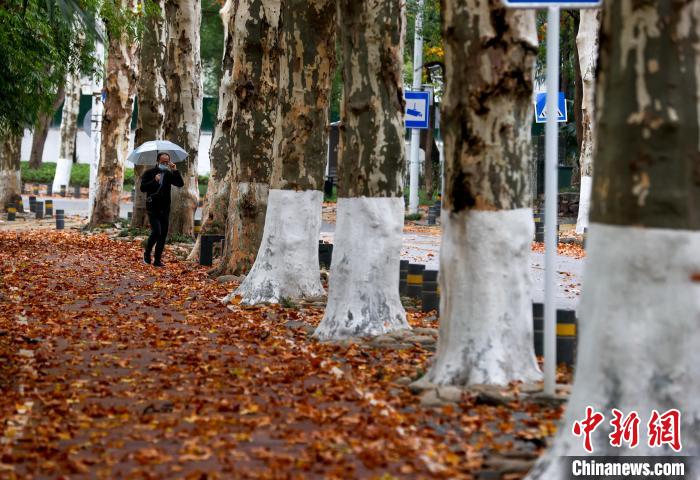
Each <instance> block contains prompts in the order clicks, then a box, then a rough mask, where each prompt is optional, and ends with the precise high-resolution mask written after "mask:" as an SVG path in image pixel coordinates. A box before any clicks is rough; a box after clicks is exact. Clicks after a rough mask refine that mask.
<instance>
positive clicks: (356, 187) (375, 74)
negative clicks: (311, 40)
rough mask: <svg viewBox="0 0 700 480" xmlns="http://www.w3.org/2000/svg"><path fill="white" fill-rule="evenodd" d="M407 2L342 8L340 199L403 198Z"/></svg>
mask: <svg viewBox="0 0 700 480" xmlns="http://www.w3.org/2000/svg"><path fill="white" fill-rule="evenodd" d="M402 9H403V2H401V1H399V0H386V1H380V0H368V1H364V2H356V1H350V0H341V1H339V2H338V20H339V22H340V42H341V47H342V50H343V58H344V62H343V80H344V85H343V88H344V92H343V102H342V113H341V117H342V119H343V121H342V123H341V126H340V144H339V147H338V165H339V169H338V170H339V171H338V197H361V196H365V197H401V196H402V195H403V177H404V169H405V167H406V153H405V144H404V126H403V110H404V103H405V102H404V99H403V79H402V72H401V68H400V67H401V65H402V62H403V59H402V58H401V55H402V51H403V32H404V30H405V25H404V18H403V13H402V12H403V10H402Z"/></svg>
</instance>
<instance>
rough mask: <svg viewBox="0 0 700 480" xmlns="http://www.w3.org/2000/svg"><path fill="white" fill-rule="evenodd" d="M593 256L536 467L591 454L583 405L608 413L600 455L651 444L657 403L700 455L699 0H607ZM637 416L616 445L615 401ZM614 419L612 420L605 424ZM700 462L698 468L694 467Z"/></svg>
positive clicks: (690, 454)
mask: <svg viewBox="0 0 700 480" xmlns="http://www.w3.org/2000/svg"><path fill="white" fill-rule="evenodd" d="M603 8H604V10H603V15H602V29H601V35H600V66H599V69H598V80H597V82H598V83H597V85H598V88H597V93H596V97H597V98H596V105H597V108H598V111H599V115H598V117H597V118H598V120H599V121H598V130H597V141H596V157H595V158H596V160H595V162H596V164H595V177H594V185H593V202H592V210H591V224H590V228H589V233H588V235H589V236H588V257H587V260H586V273H585V276H584V282H583V285H584V287H583V292H582V297H581V304H580V306H579V311H578V313H579V316H580V323H581V325H584V326H585V327H586V328H585V329H584V328H582V329H581V335H580V337H579V348H578V351H579V357H578V360H577V364H576V377H575V381H574V385H573V388H572V392H571V397H570V399H569V403H568V406H567V408H566V415H565V417H564V420H563V424H562V425H561V427H560V428H559V429H558V431H559V434H558V435H557V437H556V438H555V440H554V443H553V446H552V447H551V448H550V450H549V451H548V452H547V453H546V454H545V455H544V456H543V457H542V458H541V459H540V461H539V462H538V464H537V465H536V466H535V468H534V469H533V471H532V472H531V473H530V476H529V478H530V479H538V480H539V479H542V480H545V479H546V480H549V479H553V478H563V477H564V476H566V475H567V472H568V471H569V470H568V469H566V467H565V464H564V462H561V461H560V459H562V458H565V457H566V456H582V455H587V452H586V451H585V450H584V445H583V439H582V438H579V437H576V436H574V435H573V434H572V431H573V430H572V429H573V424H574V422H575V421H578V420H583V419H584V418H585V417H586V407H588V406H590V407H592V408H593V409H594V410H595V411H598V412H600V413H602V414H603V415H604V416H605V421H604V423H602V424H601V426H600V427H599V428H598V429H596V430H595V432H593V434H592V437H591V442H592V448H593V454H594V455H601V456H607V455H610V456H625V455H635V456H642V457H648V456H653V455H675V454H676V453H675V452H674V450H672V449H671V448H670V447H669V446H668V445H664V446H663V447H659V448H652V447H650V446H649V444H648V442H647V441H646V437H647V435H646V434H647V432H648V431H647V429H646V425H647V422H648V421H649V419H650V418H651V415H652V411H653V410H656V411H658V412H659V413H660V414H663V413H665V412H667V411H669V410H671V409H677V410H678V411H680V413H681V416H680V422H679V425H678V429H679V430H680V434H681V436H680V438H681V440H682V453H680V454H681V455H687V457H686V458H687V459H688V461H689V462H690V464H691V466H690V468H691V470H692V471H693V472H698V469H699V468H700V461H698V457H697V452H698V451H699V450H698V449H700V428H698V419H699V418H700V397H698V395H697V392H698V391H700V376H699V375H698V367H697V366H698V364H699V363H700V350H698V348H697V345H698V343H700V330H698V323H699V322H700V255H698V252H700V164H699V163H698V145H699V144H700V117H699V114H698V109H697V105H698V101H700V98H699V96H700V95H699V92H698V85H699V84H700V69H698V66H699V65H700V51H698V49H697V41H698V36H697V32H698V31H699V30H700V12H699V10H698V5H697V2H693V1H681V2H629V1H620V2H605V3H604V7H603ZM612 408H616V409H619V410H620V411H622V412H623V414H625V415H629V414H630V413H631V412H633V411H635V412H637V413H638V414H639V417H640V423H641V425H640V427H641V428H640V442H639V445H638V446H637V447H636V448H635V449H634V450H631V449H629V448H628V447H627V446H626V445H624V444H623V446H622V447H613V446H611V445H610V439H609V438H608V435H609V434H610V433H611V431H612V429H611V427H609V423H610V420H611V419H612V413H611V409H612ZM606 426H607V428H606ZM693 475H695V473H693Z"/></svg>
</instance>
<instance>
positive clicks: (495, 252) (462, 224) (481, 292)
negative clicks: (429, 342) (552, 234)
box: [417, 208, 541, 386]
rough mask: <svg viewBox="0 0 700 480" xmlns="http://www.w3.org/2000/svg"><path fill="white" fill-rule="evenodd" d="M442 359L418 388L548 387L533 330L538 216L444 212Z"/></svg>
mask: <svg viewBox="0 0 700 480" xmlns="http://www.w3.org/2000/svg"><path fill="white" fill-rule="evenodd" d="M442 222H443V223H442V225H443V227H442V228H443V234H442V246H441V251H440V291H441V292H442V293H441V295H440V332H439V338H438V348H437V355H436V358H435V360H434V362H433V365H432V367H431V368H430V370H429V371H428V373H427V374H426V375H425V376H424V377H423V378H422V379H420V380H419V381H418V382H417V383H418V384H435V385H460V386H461V385H473V384H494V385H506V384H508V383H509V382H511V381H515V380H520V381H523V382H533V381H537V380H540V379H541V373H540V370H539V368H538V366H537V361H536V359H535V349H534V343H533V335H534V332H533V325H532V296H531V292H530V289H531V280H530V248H531V242H532V236H533V233H534V222H533V220H532V210H530V209H529V208H523V209H518V210H500V211H475V210H473V211H468V212H460V213H452V212H449V211H445V212H443V215H442Z"/></svg>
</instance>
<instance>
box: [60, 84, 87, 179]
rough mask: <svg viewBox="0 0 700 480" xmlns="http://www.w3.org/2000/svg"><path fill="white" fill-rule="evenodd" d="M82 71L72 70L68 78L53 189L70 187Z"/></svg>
mask: <svg viewBox="0 0 700 480" xmlns="http://www.w3.org/2000/svg"><path fill="white" fill-rule="evenodd" d="M80 93H81V88H80V72H70V73H68V76H67V78H66V86H65V100H64V102H63V113H62V115H61V128H60V130H59V143H58V158H57V159H56V172H55V174H54V179H53V190H54V191H55V192H58V191H59V190H60V188H61V185H65V186H66V188H68V185H69V183H70V174H71V170H72V169H73V157H74V156H75V143H76V142H75V140H76V138H75V137H76V135H77V134H78V113H79V112H80Z"/></svg>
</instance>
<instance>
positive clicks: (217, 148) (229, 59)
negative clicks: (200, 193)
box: [187, 0, 237, 260]
mask: <svg viewBox="0 0 700 480" xmlns="http://www.w3.org/2000/svg"><path fill="white" fill-rule="evenodd" d="M236 4H237V1H236V0H226V3H225V4H224V6H223V8H222V9H221V11H220V12H219V13H220V15H221V21H222V22H223V24H224V56H223V58H222V61H221V72H222V74H221V84H220V85H219V109H218V112H217V114H216V125H214V133H213V134H212V140H211V146H210V147H209V164H210V171H209V182H208V183H207V198H206V201H205V202H204V207H203V208H202V225H201V233H200V235H199V236H198V237H197V239H196V241H195V243H194V246H193V248H192V251H191V252H190V254H189V256H188V257H187V258H188V260H197V259H198V258H199V249H200V247H201V239H202V235H203V234H217V235H223V234H224V233H225V231H226V218H227V216H228V202H229V197H230V196H231V167H232V162H233V131H232V126H233V112H234V107H235V106H236V101H235V95H236V92H235V89H234V83H233V62H234V58H235V50H234V45H235V38H234V37H235V32H236V25H235V20H236V17H235V13H236V11H235V8H236Z"/></svg>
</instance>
